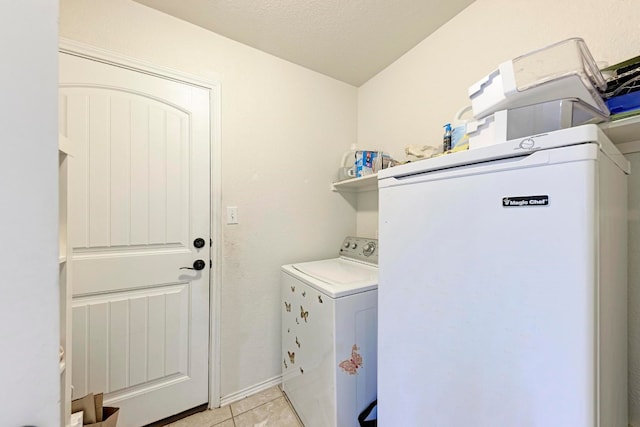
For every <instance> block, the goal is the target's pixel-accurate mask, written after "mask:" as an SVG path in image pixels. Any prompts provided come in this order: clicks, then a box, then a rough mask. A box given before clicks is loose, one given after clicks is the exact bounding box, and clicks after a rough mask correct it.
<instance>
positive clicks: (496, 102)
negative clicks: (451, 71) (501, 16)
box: [469, 38, 609, 119]
mask: <svg viewBox="0 0 640 427" xmlns="http://www.w3.org/2000/svg"><path fill="white" fill-rule="evenodd" d="M605 88H606V82H605V80H604V78H603V77H602V74H601V73H600V70H598V67H597V65H596V63H595V61H594V60H593V57H592V56H591V53H589V50H588V49H587V45H586V44H585V42H584V40H582V39H580V38H572V39H568V40H563V41H561V42H558V43H555V44H552V45H550V46H547V47H544V48H542V49H539V50H535V51H533V52H530V53H527V54H525V55H522V56H519V57H518V58H515V59H513V60H510V61H506V62H503V63H502V64H500V65H499V67H498V69H497V70H495V71H493V72H492V73H490V74H489V75H487V76H485V77H484V78H483V79H481V80H480V81H478V82H477V83H475V84H474V85H472V86H471V87H470V88H469V98H470V99H471V107H472V109H473V115H474V117H475V118H477V119H480V118H483V117H486V116H488V115H489V114H492V113H494V112H496V111H499V110H506V109H513V108H517V107H523V106H527V105H533V104H539V103H544V102H547V101H553V100H558V99H564V98H577V99H580V100H582V101H584V102H586V103H587V104H589V105H591V106H592V107H594V108H595V109H597V110H599V111H601V112H602V113H603V114H605V115H607V116H608V115H609V110H608V109H607V106H606V105H605V103H604V101H603V100H602V97H601V96H600V94H599V92H598V89H600V90H604V89H605Z"/></svg>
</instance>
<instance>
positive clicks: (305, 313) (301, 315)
mask: <svg viewBox="0 0 640 427" xmlns="http://www.w3.org/2000/svg"><path fill="white" fill-rule="evenodd" d="M300 317H301V318H303V319H304V323H307V318H308V317H309V312H308V311H304V308H302V306H300Z"/></svg>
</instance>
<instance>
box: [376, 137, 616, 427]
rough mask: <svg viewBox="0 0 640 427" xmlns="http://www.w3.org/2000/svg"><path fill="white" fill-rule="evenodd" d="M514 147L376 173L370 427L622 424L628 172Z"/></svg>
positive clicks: (535, 142)
mask: <svg viewBox="0 0 640 427" xmlns="http://www.w3.org/2000/svg"><path fill="white" fill-rule="evenodd" d="M527 140H529V141H527V142H526V143H525V144H523V143H522V141H512V142H509V143H506V144H500V145H499V146H493V147H487V148H486V149H478V150H470V151H469V152H466V153H459V154H460V155H459V156H458V154H452V155H450V156H444V157H440V158H437V159H433V160H432V161H430V160H426V161H422V162H416V163H413V164H410V165H407V166H406V167H404V166H403V167H397V168H392V169H389V170H385V171H382V172H381V173H380V174H379V178H380V181H379V186H380V213H379V215H380V235H379V239H380V245H381V247H380V253H379V257H380V258H379V267H380V271H379V290H378V291H379V318H378V320H379V323H378V330H379V336H378V361H379V364H378V366H379V369H378V422H379V425H380V426H382V427H387V426H389V427H391V426H398V425H402V426H407V427H409V426H421V427H422V426H434V427H468V426H471V425H472V426H474V427H502V426H510V425H518V426H527V427H552V426H558V427H567V426H571V427H626V426H627V385H626V382H627V359H626V358H627V349H626V340H627V333H626V330H627V329H626V322H627V318H626V287H627V278H626V271H627V270H626V260H627V252H626V251H627V246H626V204H627V195H626V194H627V193H626V190H627V189H626V174H625V171H628V163H627V162H626V160H624V158H623V157H622V156H621V155H620V154H619V153H618V152H617V150H616V149H615V147H614V146H613V145H612V144H611V143H610V141H608V140H607V139H606V137H604V135H602V134H601V132H600V131H599V129H598V128H597V127H596V126H593V125H587V126H581V127H578V128H572V129H566V130H563V131H558V132H553V133H549V134H545V135H539V136H536V137H532V138H527ZM564 144H569V145H568V146H564Z"/></svg>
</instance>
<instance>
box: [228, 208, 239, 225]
mask: <svg viewBox="0 0 640 427" xmlns="http://www.w3.org/2000/svg"><path fill="white" fill-rule="evenodd" d="M237 223H238V207H237V206H227V224H237Z"/></svg>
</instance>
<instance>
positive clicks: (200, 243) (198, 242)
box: [193, 237, 206, 249]
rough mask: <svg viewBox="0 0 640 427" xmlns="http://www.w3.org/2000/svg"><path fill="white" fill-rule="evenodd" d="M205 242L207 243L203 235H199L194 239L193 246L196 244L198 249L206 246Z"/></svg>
mask: <svg viewBox="0 0 640 427" xmlns="http://www.w3.org/2000/svg"><path fill="white" fill-rule="evenodd" d="M205 244H206V242H205V241H204V239H203V238H202V237H198V238H197V239H195V240H194V241H193V246H195V247H196V248H198V249H201V248H204V245H205Z"/></svg>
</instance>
